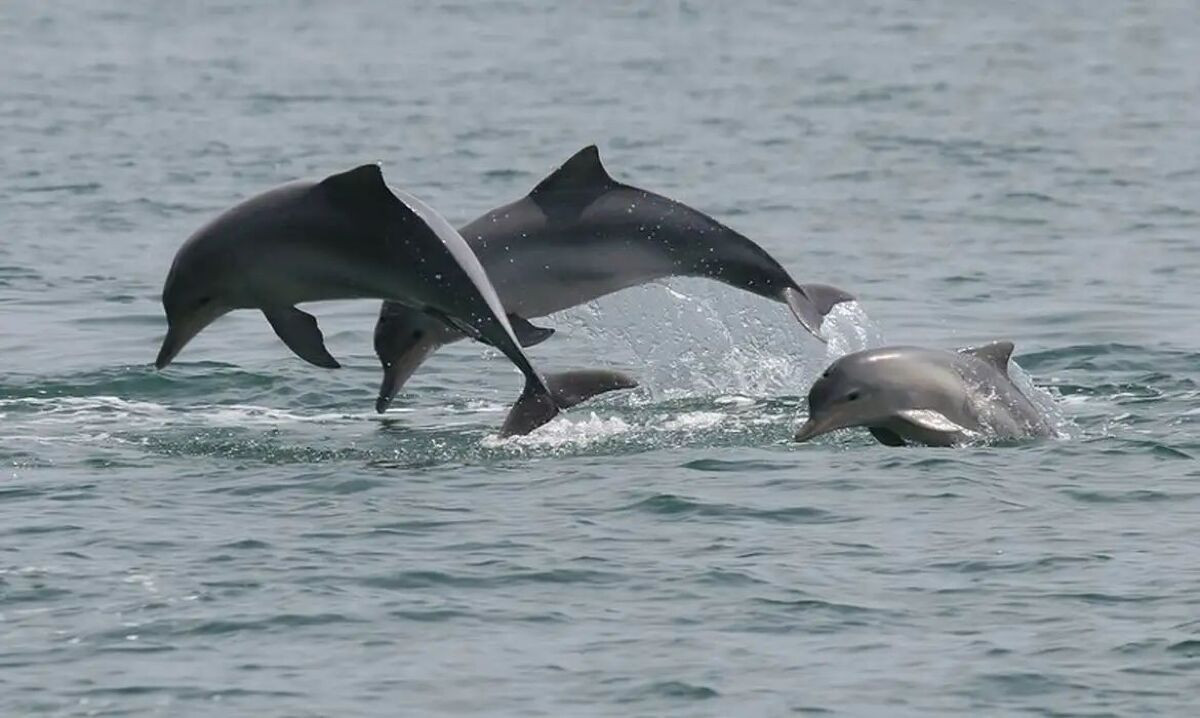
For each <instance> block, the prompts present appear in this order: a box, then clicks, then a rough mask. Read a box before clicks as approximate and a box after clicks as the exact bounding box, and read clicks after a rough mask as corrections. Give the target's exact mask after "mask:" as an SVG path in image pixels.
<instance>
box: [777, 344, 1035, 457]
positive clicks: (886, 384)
mask: <svg viewBox="0 0 1200 718" xmlns="http://www.w3.org/2000/svg"><path fill="white" fill-rule="evenodd" d="M1012 352H1013V345H1012V342H993V343H991V344H986V345H984V346H981V347H973V348H968V349H960V350H958V351H942V350H937V349H923V348H920V347H884V348H881V349H868V350H866V351H861V352H855V353H853V354H847V355H846V356H844V357H842V358H840V359H838V360H837V361H835V362H834V363H833V364H831V365H830V366H829V368H828V369H826V370H825V372H824V373H823V374H821V377H820V378H819V379H817V381H816V382H815V383H814V384H813V386H812V389H811V390H810V391H809V393H808V416H809V418H808V421H807V422H805V423H804V425H803V426H801V427H800V430H799V431H798V432H797V433H796V441H807V440H809V439H811V438H813V437H815V436H819V435H821V434H825V433H828V432H830V431H834V430H836V429H844V428H847V427H851V426H865V427H867V428H868V429H869V430H870V432H871V435H872V436H874V437H875V438H876V440H878V441H879V442H880V443H882V444H887V445H888V446H903V445H904V444H905V443H916V444H928V445H930V446H952V445H955V444H961V443H963V442H965V441H969V440H972V439H976V438H983V437H987V438H999V439H1017V438H1028V437H1044V436H1054V435H1055V432H1054V429H1053V427H1051V426H1050V424H1049V422H1047V420H1046V419H1045V418H1044V417H1043V416H1042V414H1041V412H1039V411H1038V409H1037V407H1035V406H1034V405H1033V403H1032V402H1031V401H1029V399H1028V398H1027V397H1026V396H1025V395H1024V394H1022V393H1021V390H1020V389H1018V388H1017V386H1016V385H1015V384H1014V383H1013V381H1012V378H1011V377H1009V375H1008V360H1009V357H1011V356H1012Z"/></svg>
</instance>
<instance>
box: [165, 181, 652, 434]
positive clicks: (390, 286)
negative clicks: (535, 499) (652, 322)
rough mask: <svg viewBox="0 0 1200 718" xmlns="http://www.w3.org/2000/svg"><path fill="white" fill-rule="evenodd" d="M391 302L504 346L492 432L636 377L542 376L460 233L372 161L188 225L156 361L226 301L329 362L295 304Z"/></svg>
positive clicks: (526, 427) (168, 290)
mask: <svg viewBox="0 0 1200 718" xmlns="http://www.w3.org/2000/svg"><path fill="white" fill-rule="evenodd" d="M353 298H375V299H389V300H393V301H395V302H400V303H402V304H403V305H404V306H406V307H408V308H409V309H411V311H412V312H414V314H417V315H419V316H421V317H428V318H429V319H428V321H429V322H430V325H431V326H443V325H452V326H454V327H455V329H456V330H457V331H459V332H461V333H463V334H466V335H467V336H470V337H472V338H474V339H478V340H480V341H483V342H486V343H488V344H491V345H492V346H494V347H496V348H497V349H499V350H500V351H501V352H503V353H504V355H505V356H507V357H508V358H509V359H510V360H511V361H512V362H513V363H514V364H516V365H517V367H518V368H519V369H520V370H521V372H522V373H523V374H524V375H525V389H524V391H523V392H522V393H521V396H520V398H519V399H518V400H517V402H516V404H514V405H513V407H512V409H511V411H510V412H509V414H508V417H507V418H506V419H505V421H504V425H503V428H502V429H501V435H503V436H509V435H513V434H524V433H528V432H530V431H532V430H533V429H535V428H537V427H538V426H540V425H542V424H544V423H546V422H547V421H549V420H550V419H552V418H553V417H554V416H555V415H556V414H558V412H559V410H560V409H565V408H568V407H570V406H572V405H574V404H577V403H579V402H581V401H583V400H584V399H587V398H589V397H591V396H594V395H596V394H600V393H602V392H606V391H611V390H614V389H623V388H629V387H633V386H636V382H634V381H633V379H631V378H629V377H627V376H625V375H624V374H620V373H617V372H612V371H578V372H567V373H563V374H550V375H546V376H542V375H541V374H539V373H538V372H537V371H536V370H535V369H534V368H533V365H532V364H530V362H529V359H528V358H527V357H526V356H525V353H524V352H523V351H521V347H520V346H519V344H518V341H517V338H516V336H514V334H513V328H512V326H511V325H510V324H509V321H508V319H507V317H506V316H505V311H504V306H503V305H502V304H501V303H500V299H499V297H497V296H496V290H495V289H494V288H493V287H492V284H491V282H490V281H488V277H487V274H486V273H485V272H484V270H483V267H482V266H481V265H480V264H479V260H478V259H476V257H475V255H474V254H473V253H472V252H471V249H470V247H468V246H467V243H466V242H464V241H463V238H462V237H461V236H460V235H459V234H458V232H456V231H455V230H454V228H453V227H451V226H450V224H449V223H448V222H446V220H445V219H443V218H442V216H441V215H439V214H438V213H437V212H435V211H434V210H433V209H432V208H430V207H429V206H428V205H426V204H425V203H423V202H422V201H421V200H419V199H417V198H416V197H413V196H412V195H409V194H406V193H404V192H396V191H393V190H391V189H389V188H388V186H387V185H386V184H385V183H384V180H383V175H382V173H381V172H380V169H379V167H378V166H377V165H363V166H361V167H358V168H356V169H353V170H350V171H348V172H343V173H341V174H335V175H332V176H330V177H328V178H326V179H325V180H322V181H320V182H294V183H291V184H287V185H283V186H282V187H278V188H276V189H273V190H270V191H268V192H264V193H263V194H260V195H258V196H256V197H252V198H251V199H249V200H246V201H245V202H242V203H241V204H239V205H237V206H235V207H233V208H232V209H230V210H228V211H226V212H225V213H224V214H222V215H220V216H219V217H217V218H216V219H214V220H213V221H211V222H210V223H208V224H207V225H205V226H204V227H202V228H201V229H200V230H199V231H197V232H196V233H195V234H193V235H192V236H191V237H190V238H189V239H188V240H187V241H186V242H184V244H183V246H182V247H180V249H179V252H178V253H177V254H176V255H175V261H174V263H173V264H172V265H171V271H170V273H169V274H168V275H167V281H166V284H165V286H164V287H163V295H162V300H163V308H164V309H165V310H166V313H167V323H168V328H167V335H166V337H165V338H164V339H163V343H162V349H161V350H160V351H159V353H158V358H157V359H156V360H155V366H157V367H158V368H159V369H162V368H163V367H165V366H166V365H167V364H169V363H170V362H171V360H172V359H174V358H175V356H176V355H177V354H178V353H179V351H180V350H181V349H182V348H183V347H184V345H185V344H187V343H188V342H189V341H190V340H191V339H192V338H193V337H194V336H196V334H198V333H199V332H200V331H201V330H202V329H204V328H205V327H206V326H208V325H209V324H210V323H212V322H213V321H214V320H215V319H217V318H218V317H220V316H221V315H223V314H226V313H227V312H230V311H232V310H234V309H252V308H253V309H260V310H262V312H263V314H265V315H266V317H267V321H269V322H270V323H271V326H272V327H273V328H274V329H275V333H276V334H278V335H279V338H280V339H282V340H283V341H284V343H285V344H287V345H288V347H289V348H291V350H292V351H293V352H295V353H296V354H298V355H299V356H300V357H301V358H303V359H305V360H306V361H309V362H311V363H313V364H316V365H317V366H323V367H336V366H338V363H337V360H335V359H334V358H333V357H332V356H331V355H330V354H329V352H328V351H327V350H326V348H325V343H324V338H323V337H322V335H321V330H320V329H319V328H318V327H317V321H316V319H315V318H314V317H313V316H312V315H311V314H307V313H305V312H302V311H300V310H299V309H297V308H296V306H295V305H296V304H300V303H302V302H312V301H318V300H326V299H353Z"/></svg>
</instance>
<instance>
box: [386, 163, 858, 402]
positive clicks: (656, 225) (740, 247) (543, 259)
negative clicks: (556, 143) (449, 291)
mask: <svg viewBox="0 0 1200 718" xmlns="http://www.w3.org/2000/svg"><path fill="white" fill-rule="evenodd" d="M459 231H460V232H461V234H462V236H463V238H464V239H465V240H466V241H467V243H468V244H469V245H470V246H471V249H472V250H473V251H474V252H475V254H476V255H477V256H478V257H479V261H480V262H481V263H482V264H483V267H484V269H486V270H487V273H488V276H489V277H490V278H491V280H492V283H493V284H494V285H495V287H496V291H497V293H498V294H499V296H500V300H501V302H502V303H503V304H504V307H505V309H506V310H507V311H508V312H509V317H508V318H509V320H510V321H511V322H512V323H513V328H514V330H516V333H517V338H518V339H519V340H520V342H521V345H522V346H526V347H528V346H532V345H533V344H537V343H538V342H541V341H544V340H545V339H546V338H548V337H549V336H550V335H551V334H552V333H553V331H552V330H550V329H542V328H538V327H536V326H534V325H533V324H531V323H530V322H529V321H528V320H529V319H532V318H537V317H543V316H546V315H548V314H553V313H555V312H560V311H563V310H565V309H569V308H571V307H574V306H577V305H580V304H584V303H586V302H590V301H592V300H594V299H598V298H600V297H603V296H605V295H607V294H611V293H613V292H617V291H620V290H622V289H627V288H629V287H635V286H639V285H642V284H646V283H648V282H652V281H654V280H657V279H664V278H667V277H705V278H708V279H714V280H716V281H719V282H722V283H724V284H727V285H729V286H732V287H735V288H737V289H741V290H744V291H748V292H752V293H754V294H757V295H759V296H762V297H764V298H767V299H771V300H773V301H776V302H781V303H783V304H786V305H787V307H788V308H789V309H790V310H791V312H792V314H794V315H795V317H796V318H797V319H798V320H799V322H800V324H801V325H802V326H803V327H804V328H805V329H806V330H807V331H808V332H809V333H811V334H812V335H813V336H815V337H817V338H818V339H821V340H822V341H824V338H823V337H822V335H821V324H822V321H823V320H824V318H825V315H826V314H828V313H829V312H830V310H831V309H832V308H833V307H834V306H836V305H837V304H840V303H842V302H849V301H853V299H854V297H853V296H852V295H851V294H850V293H849V292H846V291H843V290H841V289H838V288H837V287H831V286H828V285H825V284H798V283H797V282H796V281H795V280H794V279H793V278H792V277H791V275H790V274H788V272H787V270H785V269H784V268H783V267H782V266H780V264H779V263H778V262H776V261H775V259H774V258H773V257H771V255H770V254H768V253H767V252H766V250H764V249H763V248H762V247H760V246H758V245H757V244H755V243H754V242H752V241H751V240H750V239H748V238H747V237H745V236H743V235H741V234H739V233H738V232H736V231H734V230H732V229H730V228H729V227H726V226H725V225H723V224H721V223H720V222H717V221H716V220H714V219H712V218H711V217H709V216H707V215H705V214H703V213H701V212H698V211H696V210H694V209H692V208H691V207H688V206H687V205H684V204H681V203H679V202H676V201H674V200H671V199H668V198H666V197H663V196H661V195H657V194H654V193H653V192H648V191H646V190H644V189H639V188H637V187H633V186H631V185H627V184H623V183H621V182H618V181H617V180H615V179H613V178H612V177H611V176H610V175H609V174H608V171H607V170H605V168H604V165H603V164H601V162H600V153H599V151H598V150H597V149H596V147H595V146H594V145H590V146H588V147H585V148H583V149H582V150H580V151H579V152H577V153H575V154H574V155H573V156H572V157H571V158H570V159H568V160H567V161H566V162H564V163H563V164H562V166H561V167H559V168H558V169H556V170H555V171H554V172H552V173H551V174H550V175H548V176H547V177H546V178H545V179H543V180H542V181H541V182H539V183H538V185H537V186H536V187H534V189H533V190H532V191H531V192H530V193H529V194H528V195H527V196H525V197H523V198H521V199H519V200H517V201H516V202H512V203H510V204H507V205H505V206H503V207H499V208H497V209H494V210H492V211H490V212H488V213H487V214H485V215H483V216H482V217H480V218H478V219H476V220H475V221H473V222H471V223H470V224H467V225H466V226H464V227H462V228H461V229H460V230H459ZM462 338H464V334H462V333H461V332H457V331H455V330H454V328H453V327H448V326H446V325H444V324H440V323H437V322H436V321H433V320H431V319H429V318H428V317H427V316H424V315H423V314H422V313H421V312H419V311H414V310H413V309H411V308H409V307H406V306H404V305H402V304H398V303H396V302H384V303H383V307H382V308H381V309H380V313H379V320H378V322H377V323H376V325H375V352H376V354H377V355H378V356H379V361H380V363H381V364H382V365H383V372H384V377H383V382H382V384H381V386H380V388H379V398H378V400H377V401H376V403H375V408H376V411H379V412H383V411H385V410H386V409H387V407H388V405H389V404H390V403H391V401H392V399H393V397H395V395H396V393H397V392H398V391H399V390H400V388H401V387H402V386H403V385H404V383H405V382H406V381H407V380H408V379H409V377H410V376H412V374H413V372H415V371H416V370H417V368H419V367H420V366H421V364H422V363H423V362H424V361H425V360H426V359H427V358H428V357H429V356H430V355H431V354H432V353H433V352H435V351H437V349H438V348H439V347H441V346H444V345H446V344H449V343H450V342H453V341H456V340H458V339H462Z"/></svg>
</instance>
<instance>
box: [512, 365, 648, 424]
mask: <svg viewBox="0 0 1200 718" xmlns="http://www.w3.org/2000/svg"><path fill="white" fill-rule="evenodd" d="M544 382H545V383H544V384H542V385H539V383H538V382H537V381H536V380H535V379H530V380H527V381H526V382H525V390H524V391H522V392H521V396H520V397H519V398H518V399H517V403H515V404H513V407H512V409H510V410H509V412H508V416H507V417H506V418H505V419H504V426H502V427H501V428H500V436H501V437H509V436H517V435H520V434H528V433H529V432H531V431H533V430H534V429H536V428H538V427H539V426H541V425H542V424H545V423H546V422H548V421H550V420H551V419H553V418H554V417H555V416H558V412H560V411H562V410H563V409H569V408H571V407H572V406H575V405H576V404H578V403H580V402H583V401H586V400H587V399H590V398H592V397H593V396H596V395H598V394H604V393H606V392H610V391H616V390H617V389H632V388H634V387H636V386H637V385H638V384H637V381H636V380H635V379H633V377H631V376H628V375H627V374H622V373H621V372H617V371H607V370H604V369H584V370H580V371H568V372H562V373H560V374H547V375H546V377H545V378H544Z"/></svg>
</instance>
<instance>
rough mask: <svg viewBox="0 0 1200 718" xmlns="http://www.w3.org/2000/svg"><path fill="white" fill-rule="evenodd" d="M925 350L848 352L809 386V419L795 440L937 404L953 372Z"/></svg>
mask: <svg viewBox="0 0 1200 718" xmlns="http://www.w3.org/2000/svg"><path fill="white" fill-rule="evenodd" d="M933 357H934V355H933V354H931V353H930V352H929V351H928V350H924V349H919V348H915V347H887V348H881V349H868V350H866V351H860V352H855V353H853V354H847V355H846V356H844V357H842V358H840V359H838V360H837V361H835V362H834V363H833V364H830V365H829V368H828V369H826V370H825V371H824V373H822V374H821V376H820V378H818V379H817V381H816V382H815V383H813V386H812V389H810V390H809V392H808V421H806V422H805V423H804V425H803V426H801V427H800V429H799V431H797V432H796V437H795V439H796V441H807V440H809V439H811V438H813V437H815V436H820V435H821V434H827V433H829V432H831V431H835V430H837V429H845V428H847V427H851V426H867V427H877V426H883V425H885V424H887V423H888V422H890V421H892V420H894V419H895V418H896V417H898V416H901V415H903V413H904V412H907V411H911V410H920V409H934V408H938V407H940V406H941V405H942V404H943V402H944V400H945V397H946V396H947V395H948V392H950V391H952V387H953V385H954V382H955V378H954V375H953V374H952V373H951V372H949V371H948V370H945V369H943V367H942V366H941V365H940V364H939V363H938V362H936V361H932V360H931V359H932V358H933Z"/></svg>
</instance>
